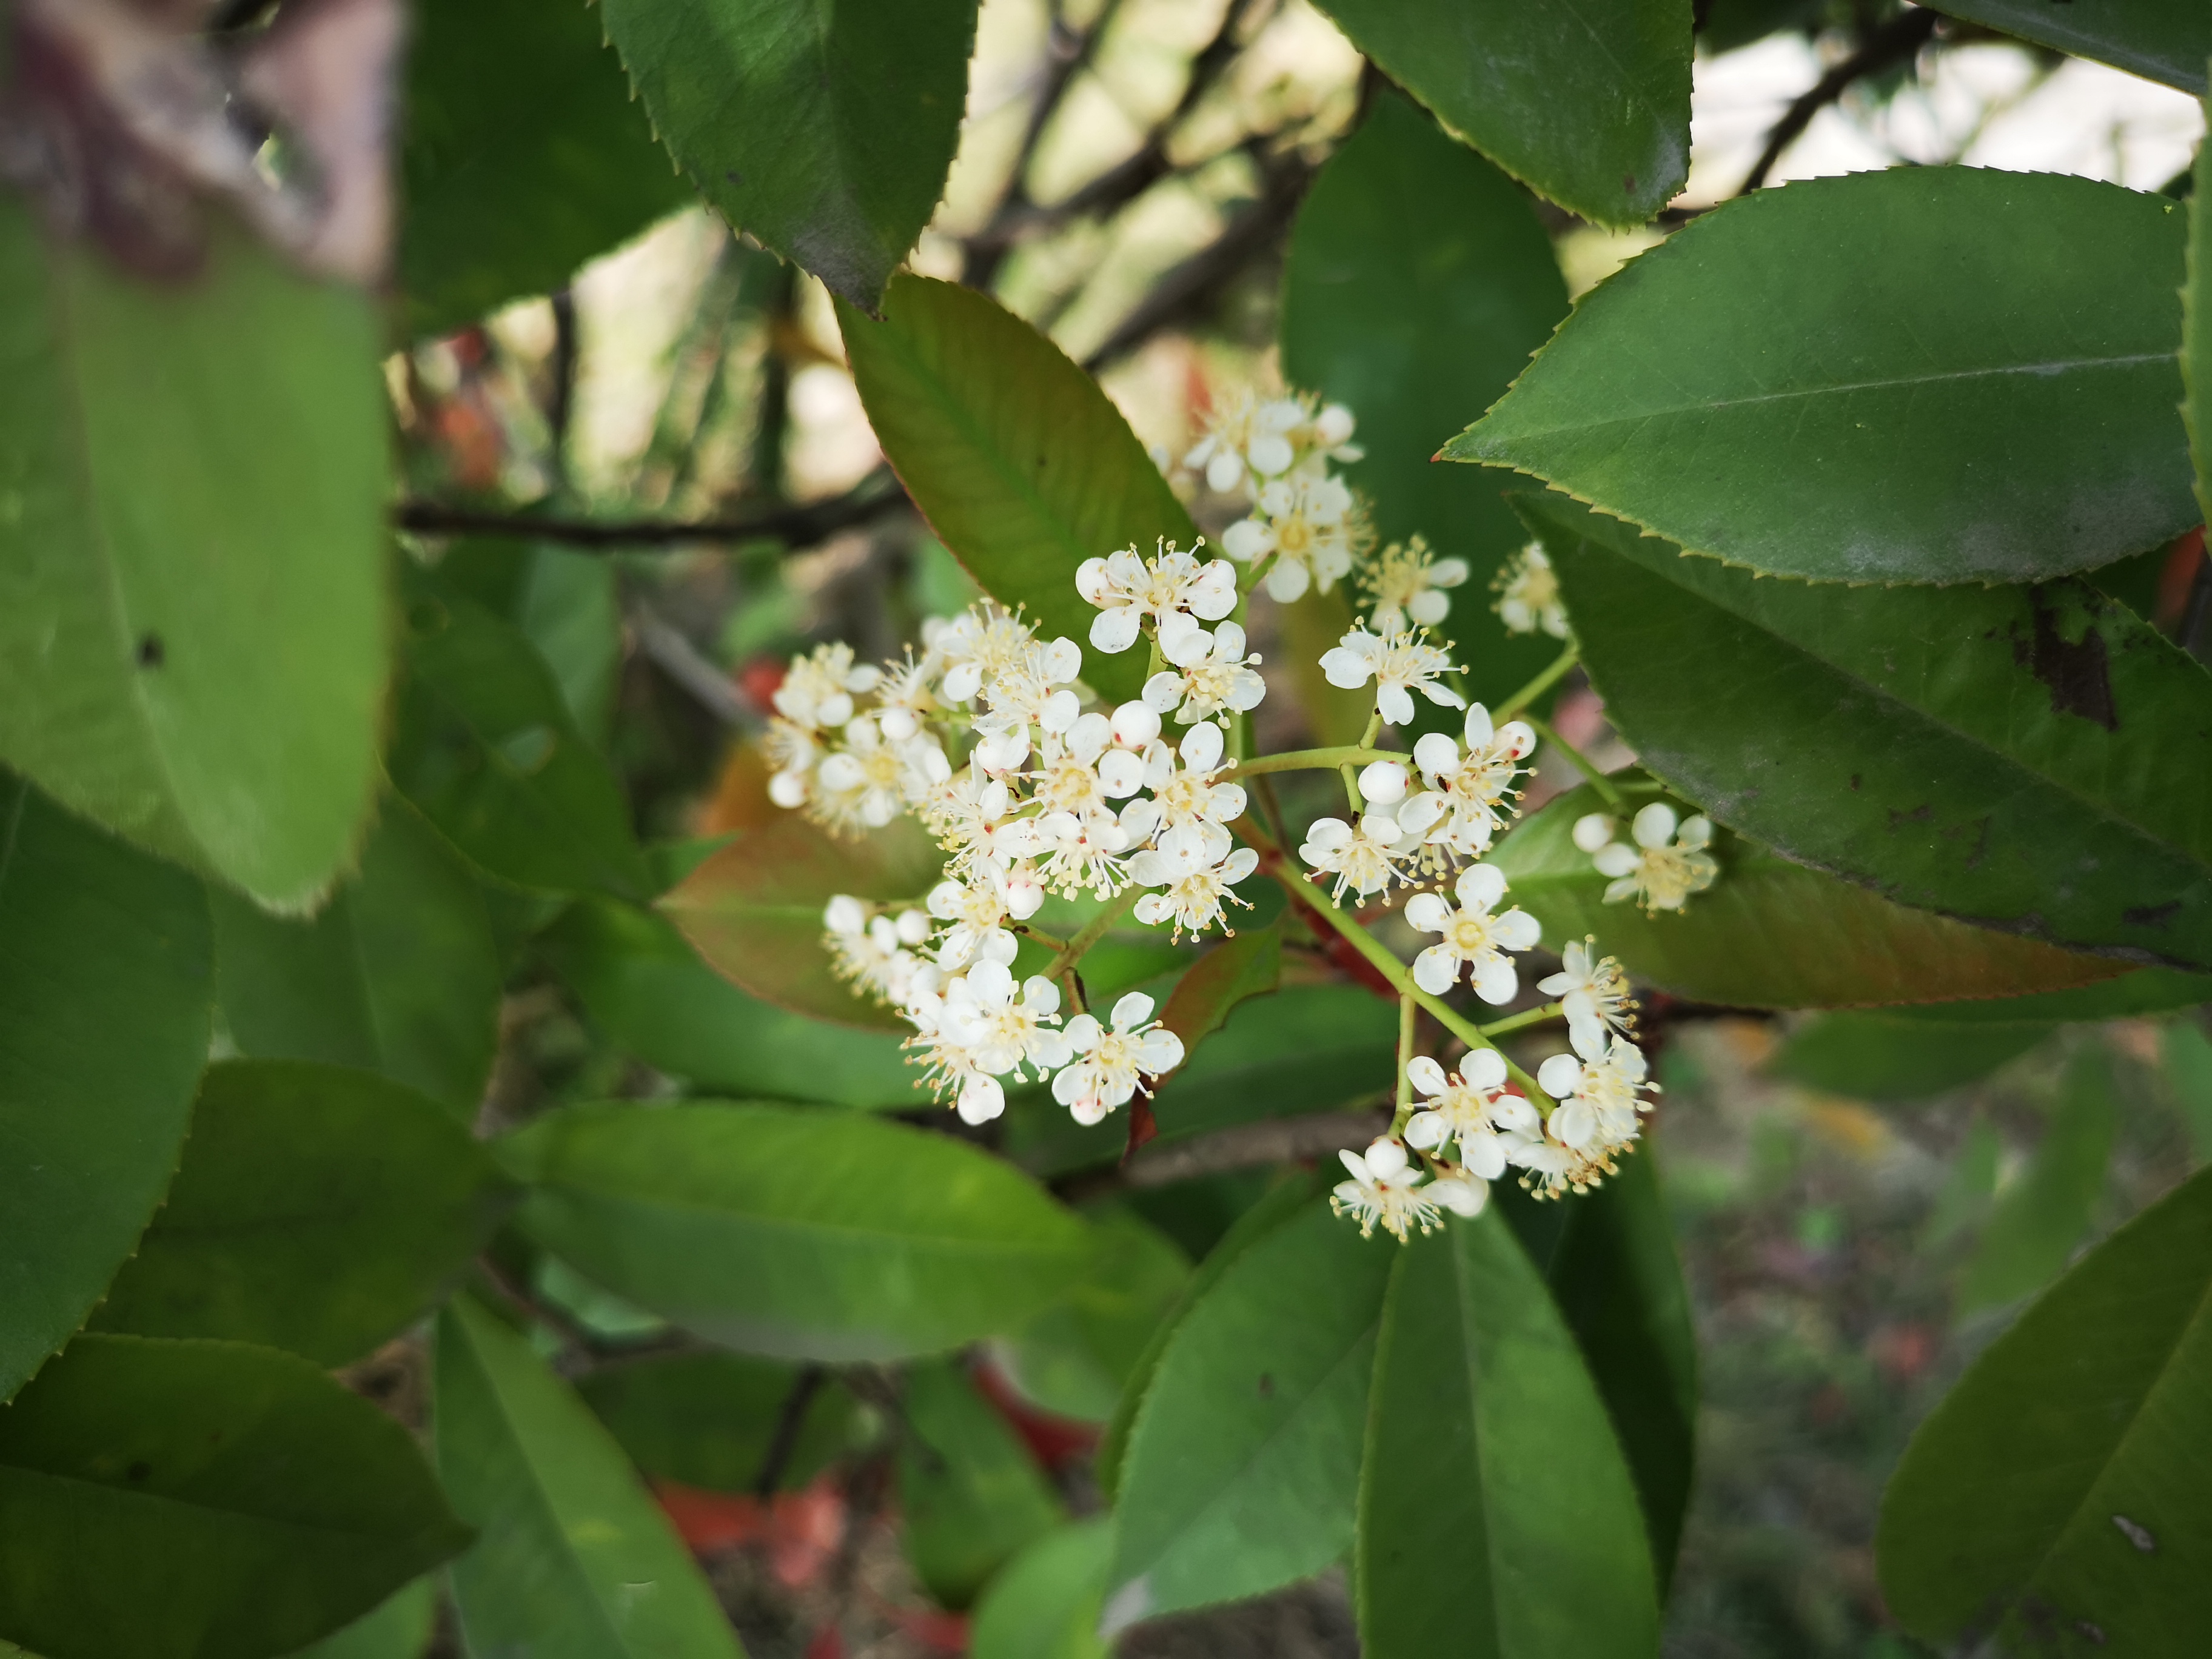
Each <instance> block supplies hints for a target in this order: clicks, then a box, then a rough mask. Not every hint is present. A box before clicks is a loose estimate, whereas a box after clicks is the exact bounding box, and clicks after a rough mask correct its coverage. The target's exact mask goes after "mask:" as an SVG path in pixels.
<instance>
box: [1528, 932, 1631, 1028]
mask: <svg viewBox="0 0 2212 1659" xmlns="http://www.w3.org/2000/svg"><path fill="white" fill-rule="evenodd" d="M1536 988H1537V989H1538V990H1539V991H1541V992H1542V993H1543V994H1545V995H1546V996H1547V997H1550V998H1552V999H1553V1000H1555V1001H1557V1002H1558V1003H1559V1012H1562V1013H1564V1014H1565V1015H1566V1017H1567V1025H1568V1029H1569V1030H1579V1029H1581V1028H1583V1027H1585V1026H1595V1027H1596V1028H1598V1029H1599V1030H1615V1031H1619V1032H1620V1033H1621V1034H1622V1035H1623V1036H1633V1035H1634V1033H1635V1030H1636V1002H1635V999H1633V998H1632V997H1631V996H1630V995H1629V994H1628V976H1627V975H1626V974H1624V973H1622V972H1621V970H1620V963H1618V962H1615V961H1614V960H1613V958H1612V957H1601V956H1600V955H1598V954H1597V940H1596V939H1595V938H1591V939H1569V940H1568V941H1567V943H1566V945H1565V948H1564V949H1563V950H1562V951H1560V952H1559V972H1558V973H1556V974H1553V975H1551V976H1550V977H1549V978H1548V979H1541V980H1539V981H1536Z"/></svg>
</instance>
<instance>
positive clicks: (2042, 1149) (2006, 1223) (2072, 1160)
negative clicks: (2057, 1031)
mask: <svg viewBox="0 0 2212 1659" xmlns="http://www.w3.org/2000/svg"><path fill="white" fill-rule="evenodd" d="M2116 1127H2117V1125H2116V1123H2115V1121H2114V1113H2113V1110H2112V1061H2111V1060H2110V1059H2109V1058H2108V1057H2107V1056H2106V1053H2105V1051H2104V1049H2103V1048H2100V1047H2099V1046H2098V1045H2096V1044H2095V1043H2093V1042H2088V1043H2084V1044H2083V1045H2082V1046H2081V1048H2078V1049H2076V1050H2075V1054H2074V1057H2073V1059H2072V1060H2069V1061H2068V1063H2067V1066H2066V1074H2065V1078H2064V1080H2063V1083H2062V1084H2061V1085H2060V1088H2059V1092H2058V1108H2057V1110H2056V1111H2055V1112H2053V1113H2052V1114H2051V1123H2050V1127H2047V1128H2045V1130H2044V1132H2043V1139H2042V1141H2041V1143H2040V1144H2039V1146H2037V1147H2036V1149H2035V1156H2034V1157H2033V1158H2031V1159H2029V1160H2028V1165H2027V1169H2025V1170H2022V1171H2021V1173H2020V1175H2019V1176H2016V1177H2015V1179H2014V1181H2013V1183H2012V1184H2011V1185H2010V1186H2009V1187H2007V1188H2004V1189H2003V1190H2002V1191H2001V1192H1999V1193H1998V1194H1997V1198H1996V1204H1995V1205H1993V1206H1991V1207H1990V1218H1989V1220H1988V1221H1987V1222H1986V1223H1985V1224H1984V1226H1983V1228H1982V1236H1981V1239H1980V1241H1979V1243H1977V1244H1976V1246H1975V1249H1974V1255H1973V1259H1972V1261H1968V1262H1967V1264H1966V1276H1965V1278H1964V1279H1961V1280H1960V1285H1959V1306H1960V1308H1961V1309H1963V1310H1972V1309H1975V1308H1987V1307H1994V1306H1996V1305H1997V1304H2002V1303H2006V1302H2010V1301H2012V1300H2014V1299H2015V1298H2016V1297H2023V1296H2026V1295H2027V1294H2028V1293H2029V1292H2031V1291H2038V1290H2040V1289H2042V1288H2043V1286H2044V1285H2047V1284H2049V1283H2050V1282H2051V1280H2052V1279H2056V1278H2057V1276H2058V1275H2059V1273H2061V1272H2063V1270H2064V1268H2065V1267H2066V1263H2067V1261H2068V1259H2069V1257H2071V1256H2072V1255H2073V1254H2074V1247H2075V1245H2077V1244H2079V1243H2081V1237H2082V1235H2083V1234H2084V1233H2086V1232H2087V1231H2088V1230H2089V1223H2090V1221H2091V1219H2092V1218H2093V1217H2094V1215H2095V1213H2096V1208H2097V1199H2098V1196H2099V1195H2100V1194H2101V1193H2102V1192H2103V1191H2104V1189H2105V1166H2106V1164H2109V1163H2110V1162H2111V1161H2112V1136H2113V1133H2114V1132H2115V1129H2116Z"/></svg>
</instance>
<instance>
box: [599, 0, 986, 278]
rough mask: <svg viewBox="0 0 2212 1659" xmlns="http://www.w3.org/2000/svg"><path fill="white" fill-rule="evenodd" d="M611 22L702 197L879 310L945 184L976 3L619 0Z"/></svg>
mask: <svg viewBox="0 0 2212 1659" xmlns="http://www.w3.org/2000/svg"><path fill="white" fill-rule="evenodd" d="M606 28H607V33H608V34H609V35H610V36H611V38H612V39H613V41H614V43H615V46H616V48H617V50H618V51H619V52H621V53H622V57H623V64H625V65H627V66H628V68H629V74H630V79H631V80H632V81H634V82H635V83H636V85H637V89H638V91H639V93H640V94H641V96H642V97H643V98H644V100H645V107H646V111H647V113H648V114H650V115H651V116H652V118H653V127H654V129H655V131H658V132H659V134H660V136H661V137H662V139H663V140H664V141H665V142H666V143H667V145H668V147H669V149H671V151H672V152H674V154H675V156H676V159H677V160H678V161H681V162H682V163H683V164H684V171H685V172H687V173H690V175H691V179H692V181H693V182H694V183H696V185H698V187H699V190H700V192H701V193H702V195H704V196H705V197H706V198H707V199H708V201H709V202H711V203H713V204H714V206H715V207H716V208H717V209H719V210H720V211H721V212H722V214H723V215H724V216H726V217H727V218H728V220H729V221H730V222H731V223H732V224H733V225H735V226H737V227H738V228H739V229H741V230H747V231H750V232H751V233H752V234H754V235H755V236H757V237H758V238H760V240H762V241H763V242H766V243H767V244H768V245H769V246H770V247H773V248H775V250H776V252H779V253H781V254H783V255H784V256H785V257H786V258H791V259H795V260H796V261H798V262H799V264H802V265H804V266H805V267H806V269H807V270H811V271H812V272H813V273H814V274H815V275H816V276H819V277H820V278H821V279H822V280H823V282H825V283H828V284H829V287H830V288H831V289H832V290H833V291H835V292H836V293H838V294H841V295H843V296H844V297H845V298H846V299H848V300H850V301H853V302H854V304H856V305H861V306H866V307H871V308H872V307H874V305H875V303H876V299H877V296H878V295H880V294H881V293H882V292H883V288H884V283H886V282H887V281H889V280H890V274H891V272H892V271H893V270H896V269H897V268H898V266H899V264H900V263H901V262H902V261H903V260H904V259H905V258H906V256H907V252H908V250H909V249H910V248H912V247H913V246H914V243H915V238H916V237H917V236H919V235H921V228H922V227H923V226H924V225H926V224H927V223H928V222H929V216H930V214H931V212H932V211H933V210H934V209H935V208H936V206H937V198H938V197H939V194H940V193H942V191H943V190H944V188H945V173H946V172H947V170H948V169H950V167H951V165H952V152H953V149H954V147H955V145H956V144H957V143H958V141H959V135H960V118H961V116H962V114H963V112H965V110H966V107H967V101H968V99H967V94H968V54H969V49H970V48H971V47H972V46H974V44H975V0H860V3H858V4H848V5H839V6H835V7H821V6H816V5H812V4H809V3H807V0H676V3H672V4H671V3H667V0H608V4H607V9H606Z"/></svg>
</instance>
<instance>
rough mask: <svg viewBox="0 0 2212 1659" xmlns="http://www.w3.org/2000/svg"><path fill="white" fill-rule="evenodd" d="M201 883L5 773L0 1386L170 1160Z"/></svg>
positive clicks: (201, 1032)
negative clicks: (83, 820) (110, 835)
mask: <svg viewBox="0 0 2212 1659" xmlns="http://www.w3.org/2000/svg"><path fill="white" fill-rule="evenodd" d="M208 933H209V927H208V915H207V899H206V897H205V894H204V890H203V889H202V888H201V886H200V884H198V883H197V882H196V881H194V880H192V878H191V877H189V876H187V875H185V873H184V872H182V871H179V870H177V869H175V868H173V867H172V866H168V865H166V864H162V863H160V862H158V861H156V860H153V859H150V858H148V857H147V856H145V854H142V853H138V852H136V851H134V850H132V849H131V848H126V847H125V846H124V845H123V844H122V843H121V842H117V841H114V840H112V839H110V838H109V837H108V836H106V835H103V834H101V833H100V831H99V830H96V829H93V828H91V827H90V826H89V825H88V824H85V823H82V822H80V821H79V820H77V819H76V818H73V817H70V816H69V815H68V814H67V813H65V812H64V811H61V809H60V808H58V807H57V806H56V805H54V804H53V803H52V801H50V800H48V799H46V797H45V796H44V795H42V794H40V793H39V792H38V791H37V790H36V789H33V787H30V785H28V784H27V783H24V782H22V781H20V780H19V779H15V778H12V777H9V775H6V774H5V773H0V1141H4V1144H5V1145H6V1146H7V1147H8V1149H9V1150H8V1152H7V1155H6V1157H5V1158H0V1399H4V1398H6V1397H7V1396H8V1395H11V1394H13V1393H15V1390H16V1389H17V1388H19V1387H20V1386H21V1384H22V1383H23V1381H24V1379H25V1378H26V1377H27V1376H30V1375H31V1373H32V1372H33V1371H35V1370H38V1368H39V1365H40V1362H41V1361H42V1360H44V1359H45V1358H46V1356H47V1355H48V1354H50V1353H52V1352H53V1351H54V1350H55V1349H57V1348H58V1347H60V1346H62V1344H63V1343H64V1342H66V1341H68V1340H69V1339H70V1334H71V1333H72V1332H74V1331H76V1329H77V1328H79V1327H80V1326H81V1325H82V1324H83V1323H84V1320H85V1316H86V1315H87V1314H88V1313H89V1312H91V1310H92V1309H93V1306H94V1304H95V1303H97V1302H98V1301H99V1300H100V1296H101V1294H102V1293H103V1292H104V1291H106V1288H107V1282H108V1280H109V1279H112V1278H113V1277H114V1276H115V1270H116V1269H117V1268H118V1267H121V1266H122V1265H123V1262H124V1259H125V1257H126V1256H128V1255H130V1254H131V1248H132V1246H133V1245H135V1244H136V1243H137V1239H138V1235H139V1233H140V1232H141V1231H143V1229H144V1227H145V1225H146V1221H147V1218H149V1216H151V1215H152V1214H153V1213H154V1206H155V1205H156V1204H158V1203H160V1202H161V1193H162V1190H163V1188H166V1187H167V1185H168V1184H169V1175H170V1172H171V1171H172V1170H174V1169H175V1168H176V1164H177V1151H178V1148H179V1147H180V1146H182V1145H183V1144H184V1139H185V1125H186V1123H187V1122H188V1121H190V1120H191V1107H192V1088H193V1085H194V1084H195V1083H196V1082H197V1079H198V1078H199V1074H200V1067H201V1066H203V1065H204V1063H205V1062H206V1060H207V1050H208V1005H209V993H210V988H211V987H210V980H211V979H212V978H213V976H214V975H213V971H212V964H211V962H210V955H211V951H210V945H209V939H208Z"/></svg>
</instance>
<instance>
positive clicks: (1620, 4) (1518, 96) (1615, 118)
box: [1326, 0, 1691, 226]
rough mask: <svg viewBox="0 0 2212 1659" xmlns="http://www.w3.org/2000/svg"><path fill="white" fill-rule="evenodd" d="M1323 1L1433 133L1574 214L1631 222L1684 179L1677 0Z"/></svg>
mask: <svg viewBox="0 0 2212 1659" xmlns="http://www.w3.org/2000/svg"><path fill="white" fill-rule="evenodd" d="M1326 9H1327V11H1328V15H1330V16H1331V17H1333V18H1334V19H1335V20H1336V21H1337V23H1338V24H1339V26H1340V27H1342V28H1343V30H1344V32H1345V33H1346V34H1348V35H1350V36H1351V37H1352V42H1353V44H1354V45H1356V46H1358V48H1359V49H1360V50H1361V51H1362V52H1365V53H1366V54H1367V55H1368V56H1369V57H1370V58H1373V59H1374V60H1375V61H1376V64H1379V65H1381V67H1382V68H1383V70H1384V71H1385V72H1386V73H1388V74H1389V76H1390V78H1391V79H1392V80H1393V81H1395V82H1397V83H1398V84H1399V85H1400V86H1401V87H1404V88H1406V89H1407V91H1408V92H1411V93H1412V94H1413V95H1414V96H1415V97H1416V98H1418V99H1419V100H1421V101H1422V102H1423V103H1424V104H1425V105H1427V106H1429V108H1430V109H1431V110H1432V111H1433V112H1435V113H1436V116H1437V119H1438V120H1440V121H1441V122H1443V125H1444V126H1445V128H1446V129H1447V130H1449V131H1451V132H1452V133H1454V134H1455V135H1456V136H1457V137H1459V138H1460V139H1461V140H1462V142H1463V143H1469V144H1472V145H1474V148H1475V149H1479V150H1480V151H1481V152H1482V153H1483V154H1484V155H1487V156H1488V157H1490V159H1491V160H1492V161H1495V162H1497V163H1498V166H1500V167H1504V169H1505V170H1506V172H1508V173H1511V174H1512V175H1513V176H1514V177H1515V178H1516V179H1521V180H1522V182H1523V183H1525V184H1527V185H1528V186H1529V187H1530V188H1532V189H1534V191H1536V192H1537V193H1538V194H1539V195H1541V196H1545V197H1549V198H1550V199H1551V200H1553V201H1554V202H1557V203H1558V204H1559V205H1560V206H1561V207H1564V208H1567V209H1569V210H1572V211H1573V212H1576V213H1579V214H1581V215H1582V216H1583V217H1584V218H1587V219H1591V220H1595V222H1598V223H1599V224H1603V225H1617V226H1626V225H1635V224H1641V223H1643V222H1644V221H1645V220H1647V219H1649V218H1650V217H1651V216H1653V215H1654V214H1656V213H1657V212H1658V210H1660V209H1661V208H1662V207H1664V206H1665V205H1666V204H1667V203H1668V201H1670V200H1671V199H1673V197H1674V193H1675V192H1676V191H1679V190H1680V189H1681V187H1682V181H1683V179H1685V178H1686V177H1687V176H1688V173H1689V166H1690V21H1691V20H1690V8H1689V6H1688V5H1687V4H1686V3H1683V0H1597V3H1595V4H1583V5H1577V6H1571V7H1562V8H1557V9H1553V8H1547V7H1541V6H1524V5H1516V4H1513V3H1511V0H1470V3H1468V4H1464V5H1458V6H1425V5H1414V4H1407V3H1406V0H1328V5H1327V7H1326Z"/></svg>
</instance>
